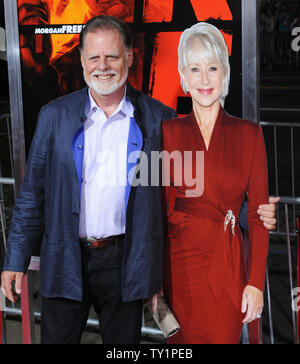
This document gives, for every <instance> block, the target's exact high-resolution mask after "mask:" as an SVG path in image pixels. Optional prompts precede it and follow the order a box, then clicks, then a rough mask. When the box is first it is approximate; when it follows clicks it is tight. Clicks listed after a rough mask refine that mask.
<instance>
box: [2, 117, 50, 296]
mask: <svg viewBox="0 0 300 364" xmlns="http://www.w3.org/2000/svg"><path fill="white" fill-rule="evenodd" d="M49 120H51V117H49V116H48V113H47V112H45V110H44V111H42V112H41V113H40V117H39V121H38V125H37V129H36V133H35V136H34V139H33V142H32V146H31V150H30V153H29V158H28V163H27V169H26V176H25V178H24V182H23V184H22V186H21V189H20V193H19V196H18V198H17V200H16V203H15V208H14V213H13V218H12V222H11V227H10V233H9V237H8V244H7V250H6V254H5V260H4V266H3V273H2V276H1V287H2V290H4V292H5V294H6V296H7V298H9V299H10V300H11V301H12V302H15V300H16V295H15V294H14V292H13V291H12V284H13V282H14V281H15V282H16V286H15V291H16V293H19V292H20V290H21V288H22V279H23V276H24V273H26V271H27V269H28V266H29V263H30V259H31V255H32V252H33V250H34V248H35V246H36V244H37V243H38V242H39V241H40V236H41V232H42V224H43V221H44V182H45V163H46V154H47V145H48V140H49V137H50V134H51V132H50V124H51V123H50V122H49Z"/></svg>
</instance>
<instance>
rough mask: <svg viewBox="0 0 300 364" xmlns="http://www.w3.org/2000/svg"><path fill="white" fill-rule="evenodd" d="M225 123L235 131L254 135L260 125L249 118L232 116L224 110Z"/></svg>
mask: <svg viewBox="0 0 300 364" xmlns="http://www.w3.org/2000/svg"><path fill="white" fill-rule="evenodd" d="M224 120H225V125H226V126H228V127H231V128H234V129H235V130H236V131H238V132H239V133H240V132H243V133H246V134H247V135H249V136H251V135H253V136H254V137H255V136H256V135H257V133H258V132H259V129H261V126H260V125H259V124H258V123H256V122H254V121H251V120H248V119H242V118H238V117H236V116H232V115H230V114H228V113H226V112H225V117H224Z"/></svg>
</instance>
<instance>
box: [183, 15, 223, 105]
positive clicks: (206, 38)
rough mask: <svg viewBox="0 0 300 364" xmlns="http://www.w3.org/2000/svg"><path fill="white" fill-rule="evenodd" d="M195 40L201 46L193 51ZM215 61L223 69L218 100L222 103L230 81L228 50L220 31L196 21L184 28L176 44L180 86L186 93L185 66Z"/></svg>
mask: <svg viewBox="0 0 300 364" xmlns="http://www.w3.org/2000/svg"><path fill="white" fill-rule="evenodd" d="M195 41H198V42H199V44H200V47H201V50H200V51H197V52H195V47H194V45H195ZM201 59H205V60H209V61H217V62H218V63H219V64H220V65H221V66H222V67H223V70H224V75H223V82H222V91H221V96H220V102H221V104H222V105H224V102H225V98H226V96H227V95H228V90H229V82H230V64H229V52H228V48H227V45H226V42H225V39H224V37H223V35H222V33H221V32H220V31H219V29H218V28H216V27H215V26H213V25H211V24H208V23H204V22H201V23H198V24H195V25H193V26H192V27H191V28H188V29H186V30H185V31H184V32H183V34H182V35H181V37H180V42H179V46H178V70H179V73H180V75H181V86H182V88H183V91H184V92H185V93H186V94H187V92H188V88H187V86H186V84H185V82H184V80H183V77H182V75H184V73H185V70H186V67H187V66H189V65H191V64H197V63H198V62H199V60H201Z"/></svg>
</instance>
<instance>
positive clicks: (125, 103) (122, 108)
mask: <svg viewBox="0 0 300 364" xmlns="http://www.w3.org/2000/svg"><path fill="white" fill-rule="evenodd" d="M126 94H127V86H126V89H125V94H124V97H123V99H122V100H121V102H120V104H119V106H118V108H117V110H116V111H115V112H114V113H113V115H111V116H110V118H112V117H113V116H115V115H117V114H119V113H123V114H124V115H125V116H127V117H129V118H133V116H134V107H133V105H132V103H131V102H130V101H129V99H128V98H127V97H126ZM88 95H89V101H90V110H89V115H91V113H93V112H96V111H97V110H102V109H101V108H100V107H99V106H98V105H97V104H96V102H95V100H94V98H93V96H92V94H91V90H90V88H89V89H88Z"/></svg>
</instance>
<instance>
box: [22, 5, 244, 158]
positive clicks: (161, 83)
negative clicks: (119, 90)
mask: <svg viewBox="0 0 300 364" xmlns="http://www.w3.org/2000/svg"><path fill="white" fill-rule="evenodd" d="M17 1H18V14H19V31H20V52H21V62H22V84H23V101H24V102H23V104H24V119H25V136H26V149H27V151H28V149H29V145H30V142H31V139H32V136H33V133H34V129H35V125H36V119H37V115H38V112H39V110H40V108H41V107H42V106H43V105H44V104H46V103H47V102H49V101H51V100H53V99H55V98H57V97H59V96H62V95H65V94H67V93H70V92H73V91H75V90H78V89H80V88H82V87H84V86H85V83H84V80H83V77H82V69H81V64H80V55H79V50H78V43H79V33H80V31H81V30H82V28H83V25H84V24H85V23H86V22H87V21H88V20H89V19H90V18H92V17H93V16H96V15H100V14H106V15H113V16H116V17H118V18H121V19H122V20H124V21H125V22H127V23H128V24H129V25H130V27H131V29H132V31H133V33H134V54H135V58H134V64H133V67H132V69H131V71H130V75H129V81H130V83H131V84H132V86H134V87H135V88H137V89H139V90H141V91H143V92H144V93H148V94H149V95H150V96H152V97H154V98H156V99H159V100H160V101H162V102H163V103H165V104H166V105H168V106H170V107H172V108H174V109H175V110H176V111H177V112H178V114H187V113H189V112H190V108H191V101H190V98H189V97H187V96H186V95H185V94H184V93H183V91H182V90H181V87H180V78H179V75H178V71H177V60H178V58H177V47H178V43H179V38H180V35H181V34H182V32H183V31H184V30H185V29H186V28H188V27H191V26H192V25H193V24H195V23H197V22H199V21H207V22H209V23H211V24H213V25H215V26H217V27H218V28H219V29H220V30H221V31H222V33H223V35H224V37H225V40H226V43H227V45H228V49H229V52H230V55H231V57H230V58H231V69H232V72H231V74H232V76H231V87H230V95H229V97H228V98H227V101H226V105H225V108H226V110H227V111H228V112H229V113H232V114H233V115H236V116H241V113H242V111H241V110H242V85H241V82H242V81H241V70H242V58H241V54H242V53H241V1H239V0H210V1H209V2H207V1H205V0H163V1H161V0H17Z"/></svg>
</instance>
